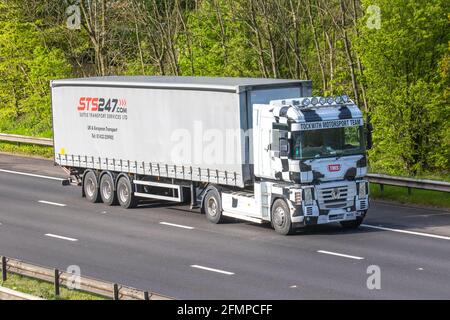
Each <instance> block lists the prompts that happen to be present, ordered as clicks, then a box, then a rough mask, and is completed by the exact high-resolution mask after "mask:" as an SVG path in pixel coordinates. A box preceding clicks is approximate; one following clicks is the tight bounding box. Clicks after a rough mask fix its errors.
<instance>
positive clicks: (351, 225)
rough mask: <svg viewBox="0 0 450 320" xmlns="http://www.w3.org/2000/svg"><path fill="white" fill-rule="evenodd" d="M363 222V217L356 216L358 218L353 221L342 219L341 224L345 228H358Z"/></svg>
mask: <svg viewBox="0 0 450 320" xmlns="http://www.w3.org/2000/svg"><path fill="white" fill-rule="evenodd" d="M362 222H363V218H361V217H356V220H351V221H341V222H340V224H341V226H342V228H344V229H358V227H359V226H360V225H361V223H362Z"/></svg>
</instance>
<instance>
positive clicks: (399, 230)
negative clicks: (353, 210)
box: [361, 224, 450, 240]
mask: <svg viewBox="0 0 450 320" xmlns="http://www.w3.org/2000/svg"><path fill="white" fill-rule="evenodd" d="M361 227H366V228H372V229H378V230H384V231H392V232H398V233H406V234H412V235H415V236H421V237H428V238H435V239H442V240H450V237H446V236H440V235H437V234H431V233H423V232H417V231H408V230H402V229H393V228H386V227H381V226H373V225H370V224H362V225H361Z"/></svg>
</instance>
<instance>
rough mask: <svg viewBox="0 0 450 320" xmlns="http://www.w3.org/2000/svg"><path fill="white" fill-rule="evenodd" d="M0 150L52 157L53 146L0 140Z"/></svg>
mask: <svg viewBox="0 0 450 320" xmlns="http://www.w3.org/2000/svg"><path fill="white" fill-rule="evenodd" d="M0 152H8V153H13V154H20V155H26V156H35V157H43V158H49V159H51V158H53V147H46V146H35V145H31V144H25V143H16V142H3V141H2V142H0Z"/></svg>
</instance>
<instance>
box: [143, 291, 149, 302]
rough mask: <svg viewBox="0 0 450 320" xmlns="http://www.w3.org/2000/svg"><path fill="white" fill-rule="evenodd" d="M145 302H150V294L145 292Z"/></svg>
mask: <svg viewBox="0 0 450 320" xmlns="http://www.w3.org/2000/svg"><path fill="white" fill-rule="evenodd" d="M144 300H150V295H149V294H148V291H144Z"/></svg>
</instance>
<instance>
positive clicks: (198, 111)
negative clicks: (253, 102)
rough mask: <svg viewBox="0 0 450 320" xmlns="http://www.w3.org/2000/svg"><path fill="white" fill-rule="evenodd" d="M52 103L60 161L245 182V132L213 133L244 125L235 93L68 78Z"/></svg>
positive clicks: (54, 90)
mask: <svg viewBox="0 0 450 320" xmlns="http://www.w3.org/2000/svg"><path fill="white" fill-rule="evenodd" d="M102 99H103V103H102ZM108 102H109V105H107V104H108ZM102 105H103V109H104V110H103V111H101V109H102ZM114 106H115V109H114V110H113V108H114ZM52 107H53V124H54V126H53V127H54V144H55V149H54V150H55V162H56V163H58V164H59V165H62V166H73V167H82V168H97V169H107V170H115V171H122V172H133V173H139V174H149V175H157V176H166V177H172V178H179V179H186V180H194V181H209V182H213V183H221V184H227V185H235V186H240V187H243V186H244V180H245V179H246V178H248V177H243V166H244V160H245V159H244V157H245V146H244V144H245V141H244V140H245V139H244V138H243V137H241V136H239V135H237V138H236V139H235V140H234V141H233V143H234V146H230V142H229V141H226V143H225V145H223V146H222V145H220V144H221V143H222V142H221V141H215V140H211V137H215V136H218V137H219V138H220V137H221V134H222V136H223V138H225V137H224V135H225V134H226V132H227V131H230V132H239V130H240V129H241V124H242V123H243V122H242V121H241V113H242V112H245V111H243V109H242V110H241V108H243V106H241V105H240V98H239V94H238V93H232V92H218V91H206V90H175V89H170V90H167V89H151V88H121V87H105V86H95V85H92V86H91V85H86V86H83V85H76V86H70V85H67V84H66V85H63V86H53V88H52ZM107 109H108V110H107ZM220 133H221V134H220ZM216 138H217V137H216ZM215 147H219V148H218V151H216V152H223V157H222V158H223V159H220V158H221V156H220V154H219V155H217V154H214V152H215V151H214V148H215ZM221 147H223V148H225V150H220V149H221ZM216 149H217V148H216ZM233 150H236V151H233ZM245 171H246V172H247V171H248V170H245Z"/></svg>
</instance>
